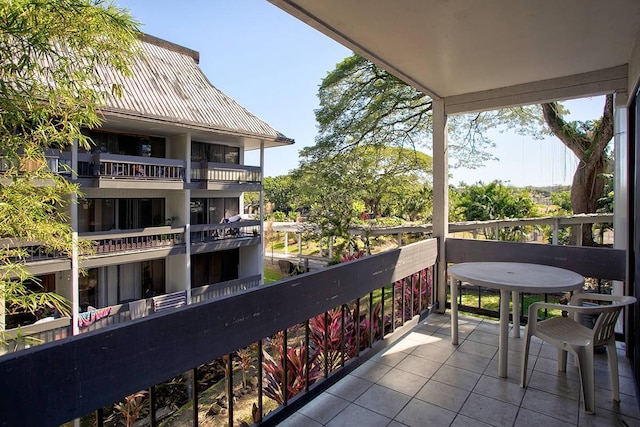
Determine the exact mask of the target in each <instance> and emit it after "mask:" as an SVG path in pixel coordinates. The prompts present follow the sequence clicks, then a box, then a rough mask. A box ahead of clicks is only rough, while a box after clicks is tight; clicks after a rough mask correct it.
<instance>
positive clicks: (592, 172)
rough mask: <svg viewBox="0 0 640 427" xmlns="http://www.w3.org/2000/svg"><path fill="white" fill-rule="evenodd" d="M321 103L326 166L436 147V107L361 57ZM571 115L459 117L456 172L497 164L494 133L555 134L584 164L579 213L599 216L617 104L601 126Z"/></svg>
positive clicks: (338, 74)
mask: <svg viewBox="0 0 640 427" xmlns="http://www.w3.org/2000/svg"><path fill="white" fill-rule="evenodd" d="M318 97H319V99H320V108H319V109H318V110H316V120H317V122H318V125H319V135H318V137H317V138H316V144H315V146H314V147H312V148H310V149H309V150H308V151H307V155H308V156H314V157H315V158H323V157H327V156H331V155H333V154H335V153H342V152H345V151H349V150H351V149H352V148H353V147H356V146H359V145H374V146H376V145H389V146H399V147H404V148H411V149H417V148H419V147H421V146H425V145H428V141H429V139H430V138H429V136H430V132H431V108H432V105H431V99H429V98H428V97H427V96H426V95H424V94H422V93H420V92H418V91H417V90H415V89H414V88H412V87H411V86H409V85H407V84H406V83H405V82H403V81H402V80H400V79H398V78H396V77H395V76H393V75H391V74H390V73H388V72H386V71H384V70H382V69H380V68H378V67H377V66H376V65H374V64H373V63H371V62H369V61H367V60H366V59H364V58H362V57H360V56H358V55H352V56H350V57H348V58H346V59H345V60H344V61H342V62H341V63H339V64H338V65H337V66H336V68H335V70H333V71H331V72H330V73H329V74H328V75H327V77H325V79H324V80H323V81H322V83H321V85H320V88H319V90H318ZM541 110H542V112H541ZM565 112H566V110H565V109H564V108H563V107H562V105H561V104H558V103H550V104H544V105H542V106H535V105H534V106H525V107H517V108H507V109H501V110H496V111H487V112H481V113H477V114H467V115H459V116H452V117H450V118H449V120H448V124H449V152H450V155H451V157H452V159H454V160H457V162H456V163H452V164H453V165H454V167H457V166H465V167H471V168H473V167H477V166H480V165H482V164H483V163H485V162H486V160H489V159H493V158H494V157H493V156H492V155H491V154H490V153H489V152H488V149H490V148H491V147H492V146H493V143H492V142H491V141H490V140H489V139H488V138H487V134H486V131H487V130H488V129H505V128H510V129H511V130H515V131H516V132H517V133H518V134H521V135H527V136H532V137H534V138H540V137H542V136H544V135H545V134H548V133H549V131H550V132H551V133H553V134H554V135H556V136H557V137H558V138H559V139H560V140H561V141H562V142H563V143H564V144H565V145H566V146H567V147H569V148H570V149H571V150H572V151H573V152H574V153H575V154H576V156H577V157H578V159H579V161H580V163H579V165H578V168H577V170H576V172H575V175H574V180H573V185H572V203H571V204H572V207H573V211H574V213H591V212H596V208H597V204H598V200H599V199H600V198H601V197H602V191H603V186H604V178H603V173H604V172H606V166H607V163H608V157H607V144H608V142H609V141H610V139H611V137H612V135H613V98H612V96H611V95H609V96H607V98H606V103H605V108H604V113H603V116H602V117H601V118H600V119H599V120H595V121H587V122H566V121H564V120H563V118H562V116H563V114H564V113H565ZM545 122H546V124H547V126H546V127H544V126H543V125H544V123H545ZM584 233H585V234H584V237H583V244H589V243H591V242H592V241H593V239H592V236H591V232H590V227H584ZM574 241H575V236H574Z"/></svg>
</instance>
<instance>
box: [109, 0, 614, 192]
mask: <svg viewBox="0 0 640 427" xmlns="http://www.w3.org/2000/svg"><path fill="white" fill-rule="evenodd" d="M115 2H116V4H118V5H120V6H121V7H126V8H128V9H129V10H130V11H131V14H132V15H133V16H134V18H136V19H137V20H138V21H139V22H140V23H141V24H142V26H141V29H142V31H144V32H146V33H148V34H151V35H153V36H156V37H160V38H162V39H165V40H168V41H171V42H173V43H177V44H179V45H182V46H185V47H188V48H190V49H194V50H197V51H199V52H200V67H201V68H202V70H203V71H204V73H205V74H206V76H207V77H208V78H209V81H210V82H211V83H212V84H213V85H214V86H216V87H217V88H218V89H220V90H222V91H223V92H224V93H226V94H227V95H228V96H230V97H232V98H233V99H235V100H236V101H238V102H239V103H240V104H241V105H242V106H244V107H245V108H247V109H248V110H249V111H251V112H252V113H253V114H255V115H257V116H258V117H260V118H261V119H263V120H264V121H266V122H267V123H269V124H270V125H271V126H273V127H274V128H276V129H278V130H279V131H280V132H282V133H283V134H285V135H286V136H288V137H290V138H293V139H295V140H296V144H295V145H293V146H291V147H281V148H273V149H268V150H266V151H265V173H266V175H267V176H276V175H281V174H285V173H287V172H288V171H289V170H291V169H293V168H295V167H297V166H298V151H299V150H300V149H301V148H302V147H304V146H307V145H312V144H313V142H314V138H315V136H316V133H317V127H316V122H315V118H314V114H313V110H314V109H316V108H318V100H317V97H316V94H317V89H318V85H319V84H320V81H321V80H322V78H323V77H324V76H325V75H326V74H327V73H328V72H329V71H331V70H332V69H334V67H335V65H336V64H337V63H338V62H340V61H341V60H342V59H343V58H345V57H346V56H348V55H350V54H351V52H350V51H349V50H348V49H346V48H344V47H343V46H341V45H340V44H338V43H336V42H334V41H333V40H331V39H329V38H328V37H326V36H324V35H322V34H320V33H319V32H317V31H316V30H314V29H312V28H311V27H309V26H307V25H306V24H303V23H302V22H300V21H298V20H296V19H295V18H293V17H291V16H289V15H287V14H286V13H284V12H282V11H281V10H280V9H278V8H276V7H275V6H273V5H272V4H270V3H268V2H267V1H266V0H225V1H221V0H213V1H211V0H210V1H204V0H189V1H182V2H180V1H175V0H171V1H169V0H115ZM567 105H568V107H569V109H570V111H571V113H572V115H571V118H572V119H579V120H587V119H594V118H596V117H597V116H598V115H600V114H601V112H602V106H603V105H604V101H603V98H595V99H586V100H580V101H572V102H569V103H567ZM492 137H494V141H495V142H496V145H497V147H496V149H495V150H493V151H492V152H493V154H494V155H495V156H497V157H498V158H499V159H500V161H494V162H489V163H487V165H486V166H485V167H483V168H479V169H475V170H468V169H453V170H451V174H452V182H453V183H454V184H456V183H459V182H461V181H463V182H466V183H475V182H477V181H483V182H485V183H487V182H490V181H492V180H494V179H501V180H503V181H506V182H509V183H511V184H513V185H517V186H524V185H539V186H549V185H552V184H570V183H571V177H572V175H573V171H574V169H575V165H576V163H577V162H576V160H575V158H574V157H573V154H571V153H570V152H569V151H567V150H566V149H565V148H564V146H563V145H562V143H560V142H559V141H557V140H555V139H553V138H549V139H547V140H545V141H534V140H532V139H529V138H526V137H521V136H518V135H511V134H508V133H497V132H496V133H495V135H492ZM428 154H430V153H428ZM246 163H248V164H255V165H257V164H258V163H259V159H258V157H257V156H256V155H251V154H250V155H248V156H247V159H246Z"/></svg>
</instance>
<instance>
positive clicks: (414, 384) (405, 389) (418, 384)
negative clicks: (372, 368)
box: [376, 368, 427, 396]
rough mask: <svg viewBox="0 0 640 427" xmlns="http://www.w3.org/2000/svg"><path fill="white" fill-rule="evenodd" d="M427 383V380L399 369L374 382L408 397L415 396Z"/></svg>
mask: <svg viewBox="0 0 640 427" xmlns="http://www.w3.org/2000/svg"><path fill="white" fill-rule="evenodd" d="M426 382H427V378H425V377H421V376H420V375H415V374H412V373H409V372H405V371H402V370H400V369H396V368H394V369H392V370H390V371H389V372H387V373H386V374H385V375H384V376H383V377H382V378H380V379H379V380H378V381H376V383H377V384H380V385H381V386H384V387H387V388H390V389H392V390H396V391H399V392H400V393H404V394H407V395H409V396H413V395H415V394H416V393H417V392H418V390H420V389H421V388H422V386H423V385H424V384H425V383H426Z"/></svg>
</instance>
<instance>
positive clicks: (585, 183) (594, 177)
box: [571, 153, 605, 246]
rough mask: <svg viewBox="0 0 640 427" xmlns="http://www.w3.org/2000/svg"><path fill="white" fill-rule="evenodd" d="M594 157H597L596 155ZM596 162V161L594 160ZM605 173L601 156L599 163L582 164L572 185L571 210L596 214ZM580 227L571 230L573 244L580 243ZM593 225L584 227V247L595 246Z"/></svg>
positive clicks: (579, 165) (575, 174) (603, 160)
mask: <svg viewBox="0 0 640 427" xmlns="http://www.w3.org/2000/svg"><path fill="white" fill-rule="evenodd" d="M593 156H596V154H595V153H594V154H593ZM592 160H596V159H592ZM604 172H605V159H604V158H603V156H599V159H597V161H590V162H589V163H587V164H585V163H584V162H582V161H581V162H580V163H579V164H578V168H577V169H576V172H575V173H574V175H573V182H572V185H571V208H572V210H573V213H574V214H583V213H594V212H596V210H597V207H598V199H599V198H600V196H601V195H602V191H603V189H604V184H605V180H604V178H603V177H602V174H603V173H604ZM579 229H580V228H579V227H572V228H571V244H572V245H575V244H577V242H578V233H577V231H578V230H579ZM594 244H595V243H594V240H593V231H592V224H584V225H583V226H582V245H583V246H594Z"/></svg>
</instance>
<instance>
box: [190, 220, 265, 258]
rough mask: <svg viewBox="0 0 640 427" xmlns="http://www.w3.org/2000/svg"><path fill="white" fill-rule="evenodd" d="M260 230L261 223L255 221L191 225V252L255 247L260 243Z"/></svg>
mask: <svg viewBox="0 0 640 427" xmlns="http://www.w3.org/2000/svg"><path fill="white" fill-rule="evenodd" d="M261 230H262V226H261V222H260V221H257V220H240V221H237V222H233V223H222V224H198V225H192V226H191V227H190V231H191V252H192V253H201V252H211V251H216V250H224V249H231V248H238V247H241V246H250V245H256V244H259V243H260V242H261V240H260V234H261Z"/></svg>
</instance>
